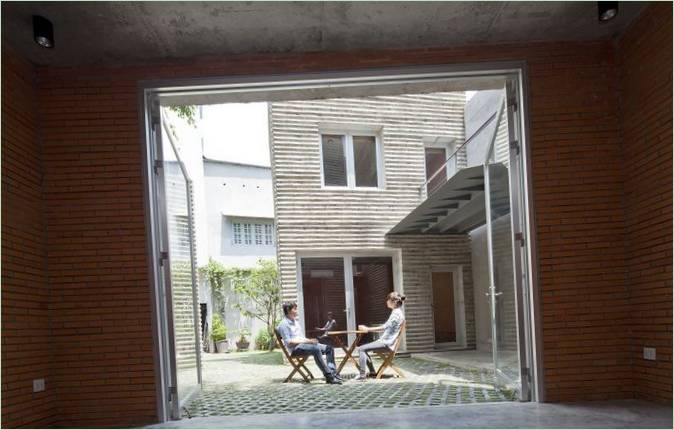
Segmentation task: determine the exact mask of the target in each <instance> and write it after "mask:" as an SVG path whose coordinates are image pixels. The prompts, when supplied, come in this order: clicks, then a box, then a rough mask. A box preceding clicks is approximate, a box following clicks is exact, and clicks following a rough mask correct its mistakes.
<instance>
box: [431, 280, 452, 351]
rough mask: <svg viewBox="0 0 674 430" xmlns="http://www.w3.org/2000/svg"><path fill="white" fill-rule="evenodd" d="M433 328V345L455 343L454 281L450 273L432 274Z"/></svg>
mask: <svg viewBox="0 0 674 430" xmlns="http://www.w3.org/2000/svg"><path fill="white" fill-rule="evenodd" d="M432 288H433V326H434V328H435V343H448V342H456V313H455V312H454V280H453V274H452V272H433V273H432Z"/></svg>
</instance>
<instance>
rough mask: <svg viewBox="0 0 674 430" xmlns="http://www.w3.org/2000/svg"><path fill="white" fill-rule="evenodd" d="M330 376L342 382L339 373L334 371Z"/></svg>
mask: <svg viewBox="0 0 674 430" xmlns="http://www.w3.org/2000/svg"><path fill="white" fill-rule="evenodd" d="M332 377H333V378H335V379H337V380H339V381H342V382H344V378H342V377H341V376H339V375H338V374H336V373H335V374H334V375H332Z"/></svg>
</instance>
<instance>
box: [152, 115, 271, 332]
mask: <svg viewBox="0 0 674 430" xmlns="http://www.w3.org/2000/svg"><path fill="white" fill-rule="evenodd" d="M258 111H259V107H258ZM227 113H228V111H227V110H226V109H223V108H222V106H219V105H218V106H201V107H200V108H199V110H198V116H197V118H196V124H195V126H194V127H192V126H189V125H188V124H187V123H186V122H185V121H184V120H183V119H181V118H179V117H178V116H177V115H175V114H174V113H173V112H171V111H165V112H164V117H165V119H166V124H165V125H166V126H165V127H164V130H163V131H164V133H163V140H164V145H165V147H166V150H165V152H166V155H168V156H170V159H171V161H170V162H167V163H166V166H165V168H166V177H167V183H166V187H167V195H168V199H169V201H168V206H169V228H170V230H171V231H170V234H169V236H170V238H171V248H172V253H173V254H175V255H174V257H177V258H180V259H181V261H189V257H190V255H189V240H190V238H189V231H188V222H189V221H188V211H187V194H186V179H185V174H186V175H187V177H189V179H190V180H191V183H192V187H191V193H190V199H191V203H192V217H193V227H192V228H193V235H194V237H193V242H194V260H195V263H196V265H197V267H202V266H204V265H206V264H207V263H208V261H209V259H213V260H216V261H218V262H220V263H222V265H223V266H225V267H226V268H252V267H253V266H255V264H256V263H257V261H258V259H260V258H264V259H272V260H275V258H276V246H275V244H276V237H275V236H276V233H275V226H274V206H273V195H272V179H271V167H269V166H261V165H253V164H245V163H238V162H231V161H224V160H216V159H208V158H206V157H205V155H204V146H205V145H209V144H210V145H234V144H233V143H232V142H228V141H226V140H224V139H223V138H222V137H223V136H227V133H225V131H224V130H223V129H222V127H223V126H222V124H220V125H221V126H220V128H218V121H219V120H220V122H222V121H221V119H222V116H223V115H226V114H227ZM252 113H253V114H255V113H257V112H252ZM250 116H251V117H253V118H255V115H250ZM258 116H259V115H258ZM230 119H231V118H230ZM264 123H265V124H266V120H265V121H264ZM218 129H220V130H221V132H220V134H218ZM169 131H170V137H169ZM218 138H220V139H219V140H216V139H218ZM169 143H172V144H173V145H174V146H175V148H176V150H177V155H178V157H179V158H180V161H181V162H182V169H181V167H180V166H179V163H178V161H177V158H176V156H175V154H174V152H175V151H173V148H172V147H170V146H169ZM262 155H264V154H261V155H260V158H261V159H262V161H263V162H264V161H265V160H264V157H263V156H262ZM183 170H184V171H183ZM176 279H178V278H176ZM179 280H180V281H181V282H174V287H175V288H180V294H178V295H176V297H175V298H174V303H175V304H174V308H175V312H176V313H180V315H181V317H180V320H181V321H185V322H188V321H189V318H188V316H189V313H190V312H191V294H188V292H189V290H190V289H191V283H190V280H189V278H187V277H185V276H181V277H180V279H179ZM198 299H199V305H200V310H199V312H200V313H201V318H202V326H201V329H202V331H205V334H206V335H208V333H209V332H210V330H209V329H207V327H208V328H210V326H211V322H212V316H213V312H214V311H216V312H220V313H222V314H224V316H225V319H224V322H225V325H226V326H227V328H228V330H229V335H228V338H229V339H230V341H234V340H235V339H236V337H237V336H238V334H239V332H240V330H241V329H243V328H246V329H248V330H250V331H251V333H252V336H253V337H254V336H255V334H257V332H258V331H259V330H260V329H261V328H262V327H263V323H262V322H260V321H257V320H254V319H251V318H247V317H243V316H242V315H241V313H240V312H239V310H237V309H236V308H234V307H233V304H234V303H237V302H241V301H242V299H241V298H240V297H234V295H233V294H228V295H227V296H226V298H225V300H224V302H225V303H215V301H214V295H213V292H212V291H211V287H210V285H209V283H208V282H207V280H206V279H200V281H199V286H198ZM178 301H180V302H178ZM183 314H184V315H183ZM183 325H184V328H183ZM183 325H181V326H180V327H178V329H180V330H181V332H182V331H184V332H185V333H187V332H189V330H190V326H189V324H183ZM191 327H192V328H191V330H193V326H191ZM209 343H210V342H209ZM232 343H233V342H232Z"/></svg>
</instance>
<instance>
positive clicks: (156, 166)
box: [153, 160, 164, 175]
mask: <svg viewBox="0 0 674 430" xmlns="http://www.w3.org/2000/svg"><path fill="white" fill-rule="evenodd" d="M162 167H164V163H162V162H161V160H154V166H153V169H154V174H155V175H157V174H159V169H161V168H162Z"/></svg>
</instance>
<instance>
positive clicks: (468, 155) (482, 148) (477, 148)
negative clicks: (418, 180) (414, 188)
mask: <svg viewBox="0 0 674 430" xmlns="http://www.w3.org/2000/svg"><path fill="white" fill-rule="evenodd" d="M502 116H503V103H501V107H500V108H499V110H498V111H496V112H494V113H493V114H492V115H491V116H490V117H489V118H487V120H486V121H485V122H484V123H482V125H480V127H478V129H477V130H475V132H474V133H473V134H471V135H470V137H468V139H466V140H465V141H464V142H463V143H462V144H461V145H459V146H457V147H456V149H455V150H454V151H453V152H452V153H451V155H450V156H449V157H448V158H447V159H446V160H445V162H444V163H443V164H442V166H440V167H439V168H438V169H437V170H436V171H435V172H433V174H432V175H431V176H430V177H428V179H426V181H424V182H423V183H422V184H421V185H420V186H419V197H420V198H421V199H423V198H424V190H426V198H428V197H429V196H430V195H431V194H433V192H435V191H436V190H438V189H439V188H440V187H441V186H442V185H444V184H445V183H446V182H447V181H448V180H449V179H450V178H451V177H452V176H453V175H455V174H456V173H458V172H459V170H462V169H465V168H468V167H473V166H477V165H482V164H484V163H485V162H486V161H487V157H488V156H489V154H490V153H491V149H492V148H493V146H494V140H495V139H496V135H497V133H498V129H499V125H500V123H501V118H502ZM494 121H496V124H495V126H494V127H493V132H492V135H491V137H490V138H489V139H487V140H480V141H478V139H477V138H478V137H479V136H481V134H482V133H483V132H484V131H485V130H487V129H488V127H489V125H490V124H492V123H493V122H494ZM443 172H444V173H445V175H444V178H443V176H441V174H442V173H443ZM441 178H442V179H441Z"/></svg>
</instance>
